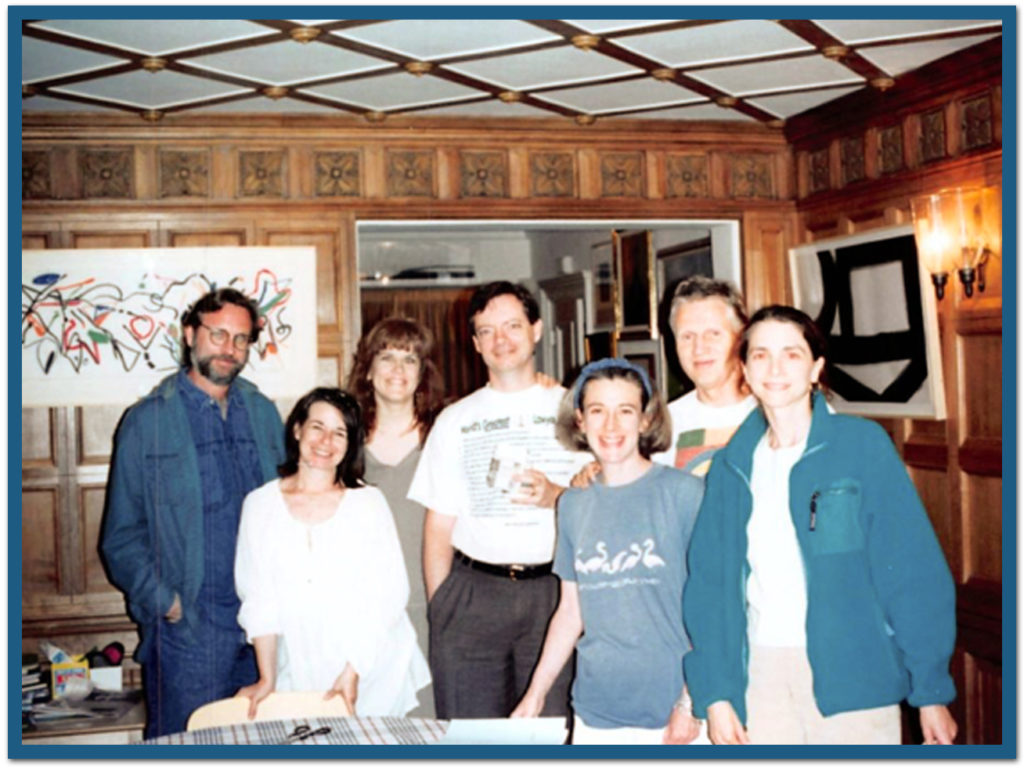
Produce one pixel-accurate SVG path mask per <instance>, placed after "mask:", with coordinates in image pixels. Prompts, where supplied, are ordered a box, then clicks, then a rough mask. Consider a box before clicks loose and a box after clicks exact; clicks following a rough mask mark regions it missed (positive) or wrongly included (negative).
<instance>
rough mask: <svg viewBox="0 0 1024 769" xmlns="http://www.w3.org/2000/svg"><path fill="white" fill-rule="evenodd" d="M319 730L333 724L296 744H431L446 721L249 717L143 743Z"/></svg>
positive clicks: (275, 739) (259, 741)
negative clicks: (300, 727)
mask: <svg viewBox="0 0 1024 769" xmlns="http://www.w3.org/2000/svg"><path fill="white" fill-rule="evenodd" d="M302 724H305V725H307V726H309V728H310V729H312V730H314V731H315V730H316V729H319V728H320V727H321V726H329V727H331V731H330V732H329V733H327V734H318V735H315V736H313V737H309V738H308V739H305V740H302V741H300V742H296V743H294V744H296V745H430V744H431V743H435V742H437V741H438V740H440V739H441V738H442V737H444V733H445V730H446V729H447V727H448V722H447V721H439V720H435V719H432V718H400V717H397V716H352V717H351V718H326V717H324V718H298V719H293V718H288V719H283V720H280V721H250V722H247V723H242V724H231V725H230V726H218V727H214V728H212V729H197V730H195V731H194V732H178V733H177V734H168V735H165V736H163V737H155V738H153V739H151V740H144V741H143V742H141V743H140V744H142V745H278V744H281V743H284V742H285V741H286V740H287V739H288V736H289V735H290V734H292V733H293V732H294V731H295V728H296V727H297V726H300V725H302Z"/></svg>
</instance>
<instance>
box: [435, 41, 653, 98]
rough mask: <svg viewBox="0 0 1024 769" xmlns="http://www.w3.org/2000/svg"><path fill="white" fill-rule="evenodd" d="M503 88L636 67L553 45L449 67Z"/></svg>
mask: <svg viewBox="0 0 1024 769" xmlns="http://www.w3.org/2000/svg"><path fill="white" fill-rule="evenodd" d="M449 69H452V70H454V71H456V72H463V73H465V74H467V75H472V76H473V77H478V78H482V79H484V80H487V81H489V82H492V83H499V84H501V85H502V86H504V87H505V88H511V89H513V90H523V89H526V88H535V87H537V86H541V85H546V84H549V83H552V84H553V83H573V82H576V81H580V80H587V79H591V78H595V77H608V76H611V75H626V74H633V73H635V72H638V71H639V70H637V68H636V67H631V66H629V65H628V64H623V63H622V62H618V61H615V60H614V59H610V58H608V57H607V56H602V55H601V54H599V53H597V52H596V51H581V50H579V49H578V48H556V49H553V50H549V51H536V52H534V53H524V54H517V55H515V56H502V57H499V58H494V59H481V60H480V61H473V62H464V63H461V64H453V65H451V66H450V67H449Z"/></svg>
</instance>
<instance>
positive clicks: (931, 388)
mask: <svg viewBox="0 0 1024 769" xmlns="http://www.w3.org/2000/svg"><path fill="white" fill-rule="evenodd" d="M789 257H790V268H791V270H790V274H791V276H792V280H793V297H794V303H795V304H796V306H797V307H799V308H800V309H801V310H803V311H804V312H806V313H807V314H808V315H810V316H811V317H812V318H814V320H815V322H817V324H818V325H819V327H820V328H821V329H822V331H823V332H824V333H825V335H826V336H827V338H828V345H829V354H828V370H827V376H828V383H829V386H830V387H831V389H832V391H833V393H834V397H833V400H832V405H833V406H834V407H835V409H836V411H839V412H841V413H851V414H861V415H864V416H875V417H901V418H907V417H912V418H921V419H945V416H946V413H945V399H944V398H943V389H942V363H941V358H940V351H939V331H938V318H937V316H936V311H935V296H934V291H933V289H932V287H931V284H930V282H929V281H928V276H927V275H925V274H924V271H923V270H922V269H921V268H920V265H919V261H918V258H917V248H916V246H915V245H914V233H913V228H912V227H910V226H899V227H886V228H883V229H879V230H873V231H871V232H867V233H863V234H859V235H851V236H848V237H841V238H831V239H828V240H821V241H818V242H816V243H809V244H807V245H804V246H799V247H797V248H793V249H790V252H789Z"/></svg>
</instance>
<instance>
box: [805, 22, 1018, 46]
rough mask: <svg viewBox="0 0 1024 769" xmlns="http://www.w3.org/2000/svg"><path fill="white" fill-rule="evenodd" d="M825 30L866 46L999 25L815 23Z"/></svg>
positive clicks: (955, 23) (846, 41)
mask: <svg viewBox="0 0 1024 769" xmlns="http://www.w3.org/2000/svg"><path fill="white" fill-rule="evenodd" d="M815 23H816V24H818V25H819V26H821V27H822V28H823V29H825V30H827V31H829V32H831V33H832V34H833V35H835V36H836V37H837V38H839V39H840V40H842V41H843V42H844V43H846V44H848V45H852V44H856V43H866V42H869V41H872V40H888V39H892V38H895V37H899V36H905V35H916V34H927V33H929V32H948V31H951V30H960V29H971V28H973V27H980V26H988V25H990V24H998V23H999V22H998V21H992V20H988V21H985V20H968V19H943V20H938V19H886V21H885V23H884V24H880V23H879V22H877V21H872V20H870V19H858V20H855V21H845V20H842V19H822V20H815Z"/></svg>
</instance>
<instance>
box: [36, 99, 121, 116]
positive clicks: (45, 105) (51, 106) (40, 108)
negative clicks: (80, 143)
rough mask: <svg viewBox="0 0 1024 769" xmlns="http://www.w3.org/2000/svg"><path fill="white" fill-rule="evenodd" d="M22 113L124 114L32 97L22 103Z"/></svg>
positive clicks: (62, 100)
mask: <svg viewBox="0 0 1024 769" xmlns="http://www.w3.org/2000/svg"><path fill="white" fill-rule="evenodd" d="M22 111H23V112H105V113H107V114H124V111H123V110H119V109H115V108H113V107H99V106H93V105H91V104H90V105H85V104H80V103H78V102H76V101H66V100H64V99H51V98H49V97H46V96H33V97H31V98H29V99H25V100H24V101H23V102H22Z"/></svg>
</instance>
